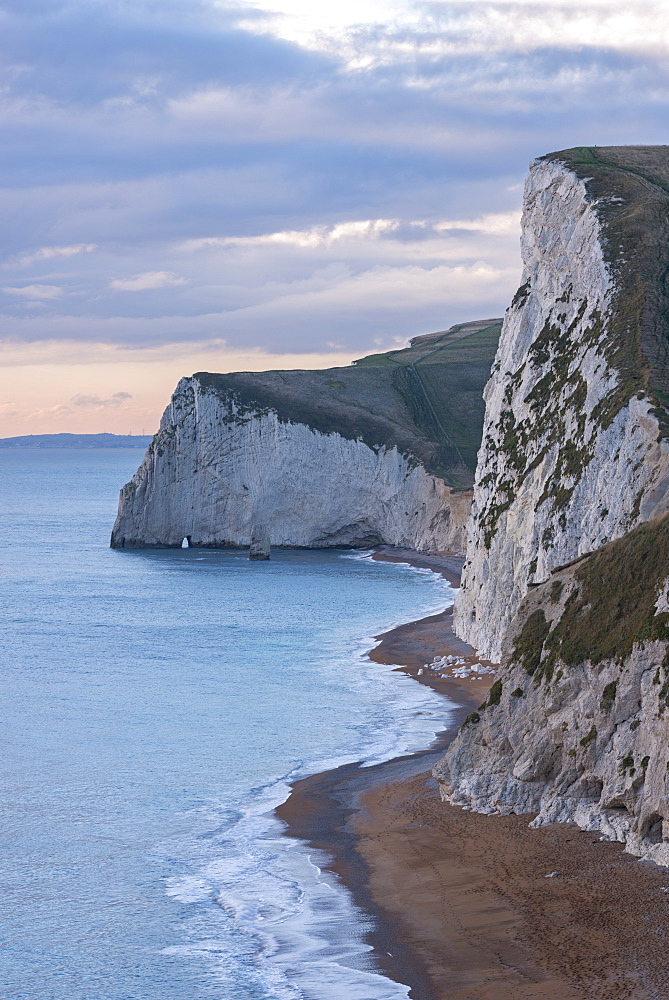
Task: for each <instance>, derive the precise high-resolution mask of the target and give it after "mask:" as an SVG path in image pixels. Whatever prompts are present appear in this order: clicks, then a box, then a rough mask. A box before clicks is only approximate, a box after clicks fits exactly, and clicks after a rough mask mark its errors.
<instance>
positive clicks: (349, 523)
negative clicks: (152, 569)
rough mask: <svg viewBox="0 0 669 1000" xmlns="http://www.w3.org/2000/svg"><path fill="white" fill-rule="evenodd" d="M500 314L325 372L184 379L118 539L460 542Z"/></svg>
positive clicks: (136, 481)
mask: <svg viewBox="0 0 669 1000" xmlns="http://www.w3.org/2000/svg"><path fill="white" fill-rule="evenodd" d="M500 328H501V320H481V321H479V322H472V323H466V324H459V325H457V326H455V327H452V328H451V329H450V330H446V331H441V332H439V333H434V334H427V335H426V336H423V337H415V338H414V339H413V340H412V341H411V345H410V346H409V347H407V348H404V349H401V350H395V351H390V352H388V353H387V354H377V355H370V356H369V357H367V358H363V359H361V360H360V361H359V362H357V363H356V364H355V365H352V366H350V367H347V368H331V369H324V370H322V371H274V372H257V373H253V372H236V373H231V374H225V375H223V374H211V373H207V372H200V373H198V374H196V375H194V376H192V377H190V378H184V379H182V380H181V381H180V383H179V385H178V386H177V389H176V391H175V393H174V395H173V397H172V401H171V402H170V404H169V406H168V407H167V409H166V410H165V413H164V415H163V418H162V422H161V425H160V430H159V431H158V433H157V434H156V436H155V437H154V439H153V441H152V443H151V445H150V447H149V449H148V451H147V454H146V457H145V458H144V461H143V462H142V465H141V466H140V468H139V469H138V470H137V473H136V474H135V475H134V476H133V478H132V480H131V481H130V482H129V483H128V484H127V485H126V486H125V487H124V488H123V489H122V490H121V496H120V501H119V510H118V517H117V519H116V524H115V525H114V529H113V532H112V541H111V544H112V546H113V547H115V548H136V547H144V546H161V547H162V546H177V545H181V544H182V540H183V539H184V538H187V539H188V540H189V543H190V544H191V545H193V546H211V547H221V548H225V547H247V546H249V544H250V541H251V536H252V534H253V532H254V530H257V531H260V528H262V534H263V538H264V539H265V543H266V542H267V538H268V540H269V543H270V544H271V545H273V546H286V547H300V548H302V547H304V548H321V547H334V546H342V547H346V546H371V545H376V544H380V543H384V544H387V545H396V546H402V547H407V548H412V549H416V550H418V551H439V550H448V551H456V552H459V551H463V550H464V546H465V541H466V538H465V526H466V523H467V518H468V515H469V510H470V508H471V498H472V491H471V487H472V484H473V480H474V468H475V463H476V453H477V450H478V446H479V444H480V440H481V426H482V423H483V400H482V390H483V386H484V384H485V382H486V380H487V378H488V375H489V373H490V366H491V364H492V359H493V357H494V354H495V350H496V348H497V343H498V340H499V332H500Z"/></svg>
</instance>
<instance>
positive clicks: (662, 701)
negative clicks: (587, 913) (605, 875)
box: [434, 515, 669, 865]
mask: <svg viewBox="0 0 669 1000" xmlns="http://www.w3.org/2000/svg"><path fill="white" fill-rule="evenodd" d="M668 587H669V515H665V516H664V517H662V518H659V519H656V520H653V521H650V522H649V523H647V524H644V525H641V526H639V527H637V528H635V529H634V530H633V531H632V532H631V533H630V534H628V535H627V536H625V538H622V539H620V540H619V541H616V542H611V543H610V544H608V545H606V546H604V547H603V548H602V549H601V550H600V551H599V552H597V553H595V554H593V555H591V556H586V557H585V558H584V559H583V560H580V561H579V562H577V563H576V564H575V565H573V566H571V567H568V568H566V569H564V570H562V571H558V572H557V573H555V574H554V575H553V576H552V577H551V579H550V581H548V582H547V583H544V584H542V585H540V586H539V587H536V588H533V589H532V590H531V591H530V593H529V594H528V596H527V597H526V598H525V600H524V601H523V603H522V604H521V607H520V609H519V612H518V614H517V616H516V617H515V619H514V621H513V625H512V628H511V630H510V634H509V637H508V639H507V641H506V643H505V650H504V654H505V655H504V662H503V664H502V667H501V670H500V673H499V677H498V679H497V681H496V682H495V684H494V685H493V687H492V688H491V690H490V693H489V695H488V698H487V699H486V702H484V704H483V705H482V706H481V708H480V709H479V710H478V712H475V713H473V714H472V715H470V716H469V718H468V720H467V721H466V722H465V724H464V726H463V729H462V730H461V732H460V735H459V736H458V737H457V739H456V740H455V742H454V743H453V745H452V746H451V748H450V750H449V752H448V754H447V755H446V757H445V759H444V760H443V761H442V762H441V763H440V764H438V765H437V767H436V768H435V771H434V773H435V776H436V777H437V779H438V781H439V782H440V786H441V791H442V796H443V798H444V799H447V800H448V801H450V802H454V803H456V804H459V805H464V806H467V807H469V808H473V809H475V810H477V811H479V812H487V813H490V812H498V813H502V814H506V813H510V812H513V813H535V812H536V813H538V816H537V817H536V819H535V820H534V821H533V823H532V825H533V826H541V825H543V824H545V823H561V822H568V821H573V822H576V823H577V824H578V825H579V826H580V827H582V828H583V829H586V830H598V831H601V833H602V834H603V836H604V837H605V838H606V839H609V840H617V841H621V842H624V843H626V845H627V850H628V851H630V852H631V853H633V854H637V855H639V856H642V857H646V858H649V859H651V860H653V861H656V862H658V863H659V864H664V865H667V864H669V601H668V600H667V592H668Z"/></svg>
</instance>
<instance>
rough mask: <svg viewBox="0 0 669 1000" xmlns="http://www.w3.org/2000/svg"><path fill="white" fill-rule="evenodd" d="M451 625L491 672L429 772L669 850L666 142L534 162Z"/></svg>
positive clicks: (653, 853) (485, 802) (453, 784)
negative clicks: (517, 280) (492, 664)
mask: <svg viewBox="0 0 669 1000" xmlns="http://www.w3.org/2000/svg"><path fill="white" fill-rule="evenodd" d="M523 260H524V275H523V283H522V285H521V287H520V289H519V291H518V293H517V295H516V297H515V299H514V301H513V304H512V305H511V307H510V309H509V311H508V313H507V316H506V318H505V321H504V326H503V331H502V336H501V340H500V345H499V350H498V355H497V358H496V361H495V364H494V365H493V373H492V376H491V379H490V382H489V384H488V386H487V387H486V390H485V398H486V416H485V421H484V431H483V444H482V447H481V451H480V453H479V461H478V467H477V472H476V481H475V487H474V504H473V508H472V515H471V520H470V525H469V532H470V535H469V542H468V550H467V561H466V564H465V572H464V576H463V588H462V590H461V591H460V593H459V594H458V598H457V601H456V627H457V630H458V632H459V634H460V635H461V636H462V637H463V638H466V639H468V640H469V641H470V642H472V643H473V644H475V645H476V646H477V647H478V648H479V649H480V650H481V651H483V652H485V654H487V655H488V656H490V657H491V658H493V659H497V660H499V661H500V669H499V674H498V677H497V680H496V681H495V683H494V684H493V686H492V688H491V690H490V692H489V694H488V697H487V698H486V700H485V702H484V703H483V705H481V706H480V708H479V709H478V711H476V712H473V713H471V714H470V716H469V717H468V719H467V720H466V721H465V723H464V725H463V727H462V729H461V731H460V733H459V735H458V736H457V737H456V739H455V740H454V742H453V743H452V745H451V746H450V748H449V750H448V753H447V754H446V757H445V758H444V760H443V761H441V762H440V763H439V764H438V765H437V767H436V768H435V770H434V774H435V776H436V777H437V779H438V781H439V783H440V787H441V793H442V797H443V798H444V799H445V800H447V801H450V802H453V803H456V804H459V805H463V806H466V807H468V808H472V809H475V810H478V811H481V812H488V813H491V812H499V813H511V812H513V813H518V814H521V813H537V814H538V815H537V816H536V819H535V820H534V821H533V823H534V825H542V824H545V823H552V822H563V821H573V822H575V823H577V824H578V825H579V826H581V827H582V828H584V829H588V830H596V831H600V832H601V834H602V835H603V836H604V837H605V838H608V839H611V840H617V841H621V842H624V843H625V844H626V849H627V850H628V851H631V852H632V853H634V854H637V855H639V856H642V857H646V858H649V859H651V860H654V861H657V862H659V863H662V864H669V753H668V752H667V747H668V746H669V602H668V599H667V593H668V589H669V513H667V511H668V510H669V445H668V440H669V324H668V321H667V317H668V316H669V290H668V288H667V283H666V274H667V271H668V268H669V147H607V148H599V149H598V148H593V149H587V148H584V149H576V150H567V151H565V152H563V153H556V154H551V155H549V156H548V157H544V158H542V159H541V160H538V161H536V162H535V163H533V164H532V166H531V170H530V176H529V178H528V182H527V186H526V191H525V206H524V216H523Z"/></svg>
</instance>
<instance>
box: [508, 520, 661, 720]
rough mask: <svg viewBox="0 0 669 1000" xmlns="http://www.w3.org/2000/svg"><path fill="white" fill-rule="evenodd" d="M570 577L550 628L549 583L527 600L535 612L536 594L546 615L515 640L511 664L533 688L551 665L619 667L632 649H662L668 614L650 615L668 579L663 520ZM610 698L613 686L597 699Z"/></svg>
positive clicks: (539, 613)
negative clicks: (658, 645) (655, 645)
mask: <svg viewBox="0 0 669 1000" xmlns="http://www.w3.org/2000/svg"><path fill="white" fill-rule="evenodd" d="M569 575H570V576H571V577H572V585H571V587H570V589H569V593H568V596H567V598H566V601H565V604H564V608H563V609H562V613H561V615H560V617H559V618H558V619H557V621H556V623H555V624H554V625H551V623H550V622H549V621H548V619H547V614H548V615H550V606H551V605H553V606H555V601H554V600H553V595H554V594H555V584H556V581H549V582H548V583H546V584H543V585H542V586H541V588H537V590H536V591H534V592H533V594H532V595H531V598H530V599H531V600H532V603H533V604H536V601H537V599H538V598H539V597H541V595H542V594H543V595H544V596H545V600H544V601H543V604H544V607H545V611H544V608H542V607H538V608H536V610H534V611H533V612H532V613H531V614H530V615H529V616H528V618H527V619H526V621H525V623H524V625H523V627H522V629H521V631H520V633H519V634H518V636H517V637H516V639H515V643H514V650H513V656H512V659H513V661H514V662H516V663H520V665H521V666H522V667H524V669H525V670H526V671H527V673H528V674H530V675H532V676H533V677H534V679H535V681H539V680H541V678H543V677H546V678H547V679H548V680H550V679H551V678H552V676H553V671H554V669H555V666H556V664H557V661H558V660H560V661H561V662H562V663H564V664H565V665H566V666H570V667H572V666H578V665H579V664H581V663H585V662H586V661H589V662H590V663H592V664H593V665H596V664H598V663H601V662H602V661H605V660H617V661H619V662H622V661H623V660H624V659H626V658H627V657H628V656H629V655H630V653H631V652H632V647H633V646H634V645H635V644H637V643H643V642H651V641H653V640H657V639H659V640H662V641H664V642H669V612H666V611H661V612H658V610H657V595H658V592H659V590H660V588H661V587H662V585H663V583H664V581H665V580H666V579H667V578H668V577H669V514H665V515H664V516H662V517H660V518H657V519H655V520H653V521H648V522H646V523H645V524H640V525H639V526H638V527H636V528H634V529H633V530H632V531H630V532H629V534H627V535H625V536H624V537H623V538H620V539H618V540H617V541H615V542H609V543H608V544H607V545H604V546H602V548H601V549H598V550H597V552H595V553H593V554H592V555H590V556H586V557H585V558H584V559H582V560H580V561H579V562H578V563H577V564H576V565H575V566H574V567H573V568H572V569H570V570H569ZM658 682H659V681H658ZM668 693H669V687H668ZM614 698H615V685H614V684H613V683H612V684H610V685H609V686H608V688H605V689H604V699H605V700H607V701H610V702H612V701H613V700H614Z"/></svg>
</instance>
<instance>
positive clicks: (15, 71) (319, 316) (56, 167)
mask: <svg viewBox="0 0 669 1000" xmlns="http://www.w3.org/2000/svg"><path fill="white" fill-rule="evenodd" d="M2 11H3V12H2V15H1V16H2V18H3V21H2V26H3V32H2V35H1V36H0V54H2V55H3V56H4V57H5V65H6V69H5V70H3V71H2V74H4V75H1V74H0V126H1V127H2V129H3V143H4V148H5V151H6V156H5V158H4V164H5V165H4V167H3V168H2V171H1V172H0V214H1V215H2V218H3V231H2V233H1V234H0V260H2V261H3V262H4V263H3V276H4V277H3V281H4V283H5V286H6V287H5V292H6V298H5V299H4V300H3V311H4V315H3V317H2V329H3V336H4V337H6V338H7V339H8V340H9V339H12V340H13V341H15V342H17V343H22V344H23V345H25V350H26V353H27V354H29V353H30V352H31V351H32V349H33V347H34V345H39V344H41V345H44V344H46V343H55V342H58V343H62V342H64V341H68V342H69V343H78V344H79V345H80V348H79V349H80V351H81V352H82V354H84V353H85V352H86V350H87V349H88V345H93V344H95V345H99V344H100V343H105V344H107V345H108V346H109V349H110V356H111V357H113V356H114V351H115V350H116V349H117V348H118V349H119V350H120V349H123V350H125V349H131V348H132V349H136V350H140V349H141V350H145V349H147V350H149V349H150V350H154V349H156V350H158V349H159V348H162V349H163V350H167V349H168V347H167V345H173V344H177V343H178V344H182V345H183V344H188V343H192V344H201V343H214V342H216V343H218V342H221V341H225V342H226V343H227V345H228V349H229V350H231V351H238V352H239V353H238V354H237V355H235V356H237V357H243V356H246V355H245V354H243V352H247V353H252V352H254V351H255V352H259V355H260V356H264V355H263V352H265V353H266V355H267V356H268V357H270V356H271V357H272V358H276V357H280V356H286V357H288V356H289V355H290V356H296V355H298V354H300V355H305V356H306V355H307V354H309V355H310V356H311V355H316V354H318V353H319V352H327V349H328V344H337V345H342V346H341V350H342V352H347V351H349V352H353V353H355V354H359V353H363V352H364V351H365V350H367V349H368V347H369V346H370V345H371V344H373V342H374V341H375V340H376V339H379V338H380V339H381V341H382V343H383V344H388V345H389V346H391V345H392V344H393V343H394V338H397V337H399V338H402V337H405V336H407V335H410V334H414V333H421V332H428V331H429V330H431V329H432V330H433V329H440V328H443V327H444V326H445V325H448V324H449V323H451V322H453V321H459V320H462V319H467V318H475V317H480V316H482V315H492V314H497V315H500V314H501V313H502V312H503V310H504V308H505V306H506V305H507V303H508V301H509V300H510V298H511V296H512V294H513V292H514V290H515V285H516V283H517V280H518V274H519V247H518V242H519V241H518V218H519V209H520V200H521V189H522V181H523V177H524V174H525V172H526V169H527V163H528V161H529V160H530V159H531V158H532V157H533V156H536V155H540V154H541V153H543V152H547V151H549V150H551V149H559V148H564V147H568V146H572V145H575V144H582V143H584V142H586V143H591V144H595V143H597V144H599V145H605V144H607V143H631V142H658V143H663V142H664V141H665V138H666V117H667V103H668V99H669V60H668V59H667V54H668V50H669V10H667V8H666V5H665V4H663V3H659V2H652V0H651V2H649V3H645V4H636V5H632V4H630V3H629V2H623V0H582V2H581V0H579V2H576V0H545V2H544V3H541V4H538V3H536V2H530V0H513V2H511V0H509V2H505V0H467V2H450V0H433V2H427V3H424V2H409V0H387V2H386V0H384V2H381V0H360V2H358V3H354V2H353V0H342V2H341V3H340V4H338V5H336V7H335V6H334V5H331V4H321V5H318V6H315V5H313V4H307V3H306V0H276V9H274V10H272V9H264V10H263V9H260V8H259V7H254V6H252V5H251V4H250V3H246V2H239V3H236V4H235V3H227V2H225V3H223V2H214V0H192V2H190V3H189V4H187V5H184V4H183V2H182V0H160V2H159V0H137V2H136V3H133V4H119V3H117V2H116V0H95V2H90V0H81V2H80V3H77V4H73V3H71V2H69V0H22V2H21V3H19V2H18V0H5V2H4V3H3V5H2ZM45 148H49V150H50V155H49V157H48V158H46V157H44V149H45ZM93 250H95V252H92V251H93ZM168 291H169V295H168V294H163V293H166V292H168ZM141 292H143V293H145V294H138V293H141ZM152 293H153V294H152ZM40 306H41V308H40ZM46 306H48V308H45V307H46ZM47 313H48V315H47ZM31 345H32V346H31ZM96 350H97V347H96ZM37 353H39V351H37ZM48 356H49V357H51V354H49V355H48ZM254 356H255V355H254ZM54 357H57V352H54ZM110 363H111V362H110ZM120 377H121V376H119V378H120ZM118 384H126V385H128V386H130V387H131V388H133V386H134V384H132V385H131V383H126V382H123V383H120V382H119V383H118ZM90 389H91V392H92V391H93V389H95V393H96V394H97V395H98V396H99V398H100V399H101V400H104V399H107V398H111V395H110V394H109V393H108V392H107V390H106V389H105V390H104V391H103V390H99V391H98V389H97V388H96V387H95V386H90ZM70 392H71V393H76V386H73V387H72V388H71V390H70ZM69 394H70V393H68V395H69ZM135 396H136V394H135ZM71 405H74V404H71ZM133 405H134V404H133ZM79 409H81V407H80V408H79ZM78 412H79V410H78Z"/></svg>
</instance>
